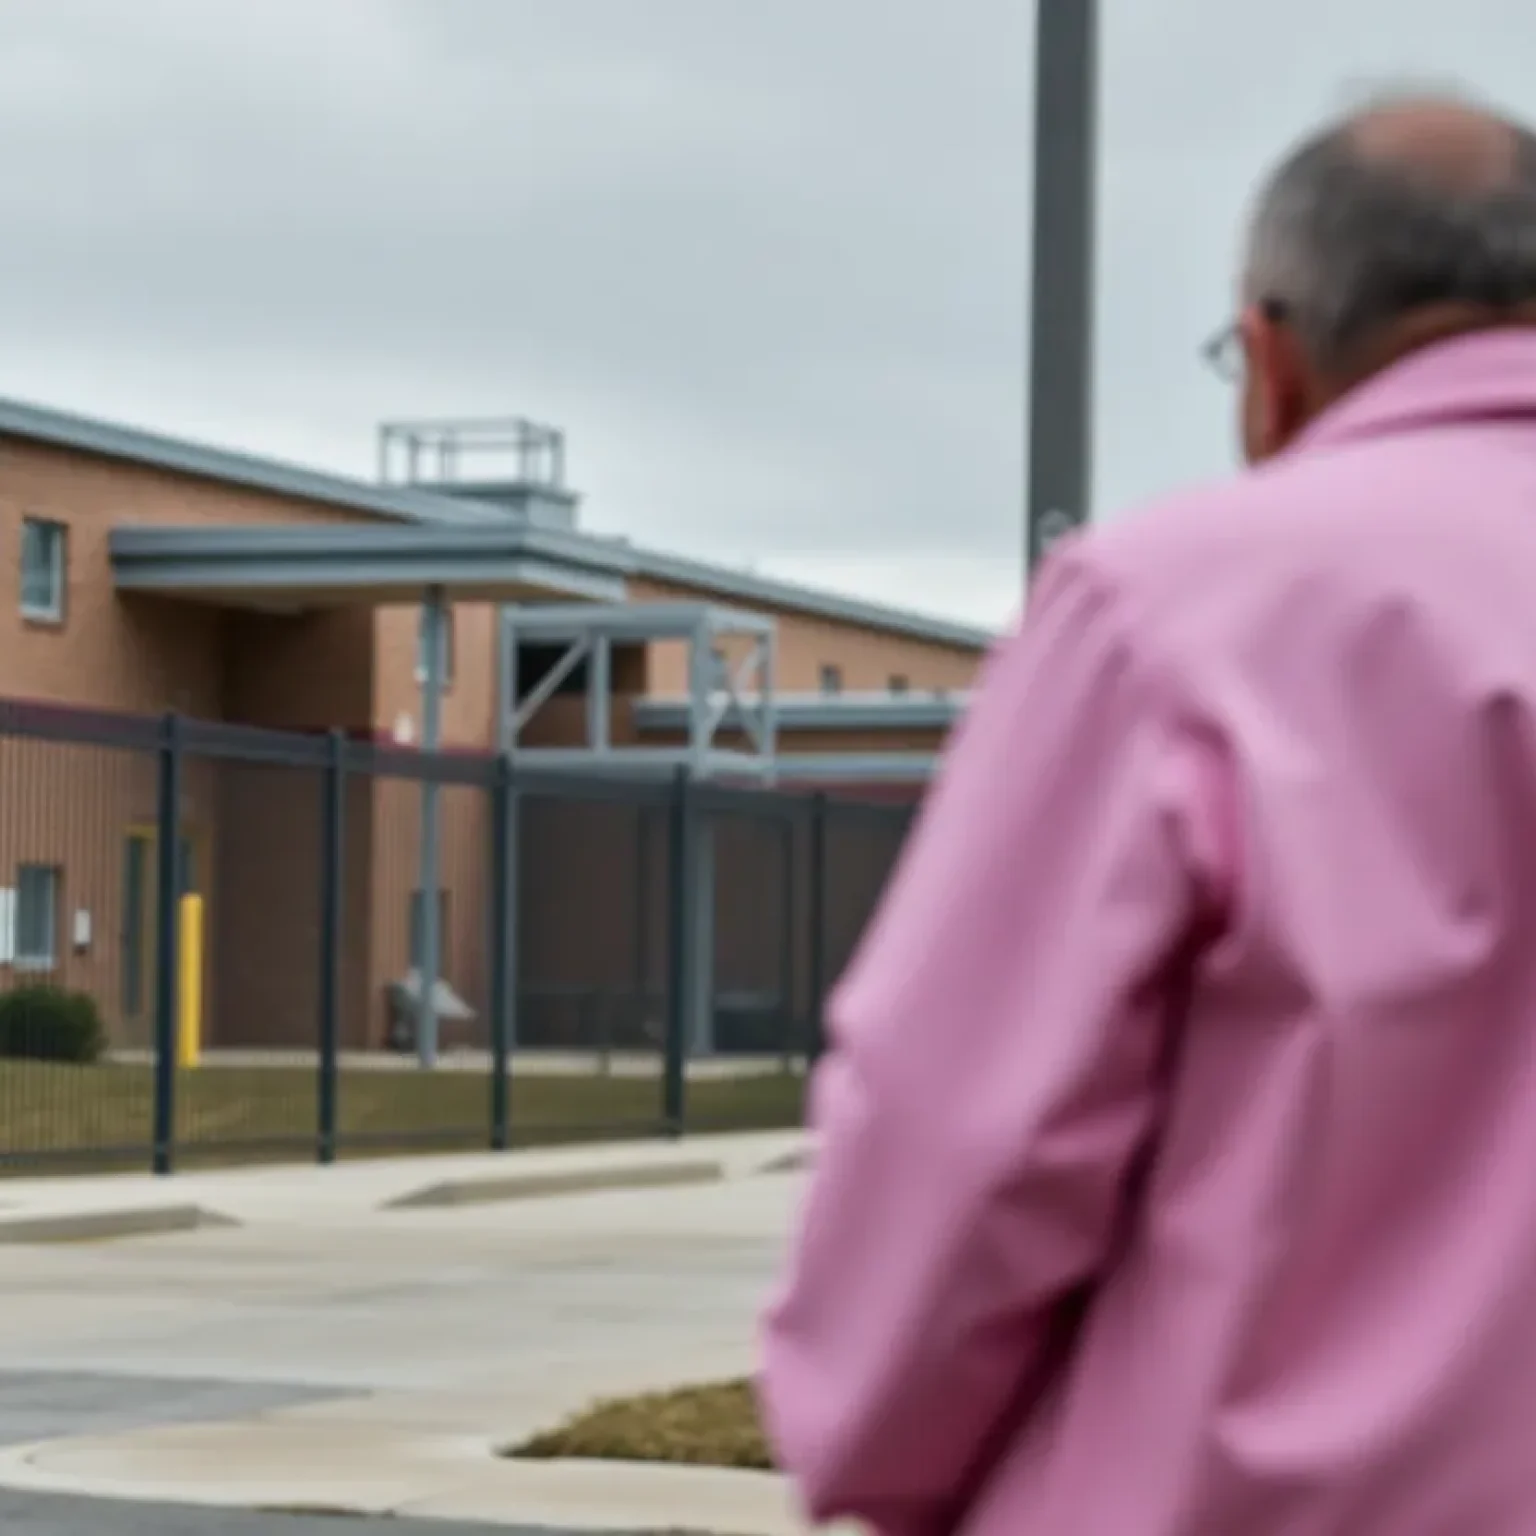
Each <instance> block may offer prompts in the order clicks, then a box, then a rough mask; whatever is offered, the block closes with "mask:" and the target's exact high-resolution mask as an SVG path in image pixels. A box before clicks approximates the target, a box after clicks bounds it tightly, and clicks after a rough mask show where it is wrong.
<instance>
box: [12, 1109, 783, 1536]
mask: <svg viewBox="0 0 1536 1536" xmlns="http://www.w3.org/2000/svg"><path fill="white" fill-rule="evenodd" d="M804 1151H805V1141H804V1138H803V1137H800V1136H798V1135H792V1134H791V1135H783V1134H779V1135H770V1136H755V1135H754V1136H737V1137H719V1138H708V1139H703V1138H701V1139H699V1140H695V1141H690V1142H687V1143H683V1144H680V1145H675V1146H667V1145H661V1146H658V1145H653V1144H652V1145H647V1144H629V1145H624V1146H620V1147H607V1148H569V1149H564V1150H561V1151H549V1152H537V1153H534V1152H529V1153H514V1154H508V1155H503V1156H499V1157H489V1156H475V1157H470V1158H433V1159H413V1160H409V1161H403V1162H402V1161H395V1162H390V1163H358V1164H351V1165H345V1166H342V1167H339V1168H334V1169H315V1168H291V1169H249V1170H240V1171H236V1172H218V1173H213V1172H210V1173H206V1174H196V1175H190V1176H188V1177H186V1178H185V1179H180V1178H179V1179H177V1180H174V1181H171V1183H170V1184H169V1185H159V1184H156V1183H155V1182H154V1181H153V1180H150V1179H146V1178H140V1177H133V1176H129V1177H124V1178H116V1179H97V1180H85V1181H77V1180H67V1181H56V1182H49V1183H46V1184H45V1183H42V1182H41V1181H37V1182H33V1183H29V1184H27V1185H19V1186H17V1187H16V1188H15V1190H14V1191H13V1190H12V1189H11V1188H10V1187H8V1186H0V1199H4V1200H6V1201H8V1202H9V1213H10V1214H11V1215H12V1217H13V1218H14V1217H15V1216H16V1215H17V1213H19V1212H24V1213H27V1214H28V1215H29V1216H30V1217H31V1218H32V1219H38V1218H40V1217H44V1216H49V1215H53V1216H62V1217H69V1216H71V1215H74V1214H77V1213H81V1212H85V1213H89V1212H91V1211H93V1210H94V1211H96V1212H98V1213H99V1212H100V1211H101V1210H103V1209H107V1208H110V1209H115V1210H119V1211H121V1210H129V1209H133V1208H135V1202H143V1201H144V1200H146V1199H147V1198H149V1197H152V1196H156V1195H160V1196H161V1198H162V1199H163V1198H164V1197H163V1193H162V1192H163V1191H164V1190H167V1189H170V1190H173V1191H174V1193H175V1194H176V1195H177V1197H178V1199H180V1200H182V1201H188V1200H190V1202H191V1203H192V1204H193V1205H194V1206H195V1207H196V1208H198V1209H206V1210H207V1211H210V1212H213V1213H215V1214H216V1215H217V1216H218V1217H220V1218H221V1219H222V1220H223V1221H225V1222H228V1223H231V1224H229V1225H220V1226H216V1227H212V1228H209V1229H207V1230H181V1231H179V1232H173V1233H169V1234H167V1235H162V1236H154V1237H148V1238H144V1237H140V1238H133V1237H128V1238H124V1239H122V1240H120V1241H115V1242H107V1243H102V1244H96V1245H89V1246H80V1245H78V1244H68V1243H61V1244H31V1245H17V1246H13V1247H12V1248H10V1249H9V1250H7V1256H6V1274H7V1287H6V1289H7V1307H6V1308H5V1309H4V1310H3V1311H0V1358H3V1359H4V1360H5V1361H6V1362H7V1367H8V1369H10V1370H11V1371H12V1372H13V1373H14V1372H18V1371H20V1372H29V1373H34V1377H33V1379H34V1380H36V1381H38V1382H42V1383H45V1384H46V1382H47V1380H48V1379H49V1378H50V1374H51V1378H52V1380H54V1381H60V1380H62V1379H63V1377H64V1375H66V1374H68V1373H95V1377H96V1378H97V1379H106V1378H119V1379H121V1380H123V1381H124V1382H125V1383H127V1382H129V1381H132V1380H142V1381H145V1382H151V1381H152V1380H159V1381H160V1382H161V1383H165V1382H169V1381H174V1380H176V1379H180V1380H182V1381H185V1382H187V1383H194V1382H196V1383H206V1384H208V1391H209V1393H210V1401H212V1402H217V1403H218V1406H216V1407H214V1408H213V1409H212V1411H213V1412H215V1413H219V1414H222V1415H224V1417H225V1420H226V1421H225V1422H219V1423H211V1422H207V1421H206V1419H203V1420H202V1421H197V1420H196V1419H195V1418H194V1417H190V1416H188V1415H185V1414H178V1416H177V1418H176V1420H175V1421H170V1420H168V1419H167V1418H166V1417H165V1416H160V1417H155V1415H154V1411H153V1405H152V1404H149V1405H146V1411H145V1412H143V1413H142V1415H141V1416H139V1417H137V1418H133V1419H131V1420H130V1421H126V1422H125V1421H124V1419H123V1418H122V1417H121V1415H120V1414H118V1413H117V1410H116V1409H115V1408H114V1409H113V1411H112V1413H111V1414H102V1415H98V1416H96V1417H95V1418H94V1419H92V1418H90V1417H88V1416H85V1415H81V1416H79V1417H76V1418H73V1419H70V1418H68V1416H67V1415H66V1416H65V1417H64V1418H62V1419H61V1418H60V1417H59V1416H58V1415H55V1416H54V1417H52V1418H50V1419H47V1420H45V1421H43V1422H40V1423H39V1424H38V1428H37V1429H35V1430H33V1431H31V1435H32V1439H33V1442H34V1443H31V1444H27V1445H21V1446H16V1447H13V1448H11V1449H10V1450H8V1451H5V1452H4V1453H0V1487H6V1488H9V1489H11V1490H12V1492H13V1493H14V1494H17V1495H21V1494H28V1495H54V1496H71V1495H72V1496H82V1495H83V1496H90V1497H96V1498H102V1499H110V1500H128V1501H136V1502H138V1503H140V1504H143V1505H144V1506H145V1507H149V1506H151V1505H153V1504H154V1503H157V1502H158V1503H162V1504H183V1505H187V1504H190V1505H204V1506H208V1507H217V1508H222V1509H226V1510H234V1509H247V1510H267V1511H285V1510H299V1511H311V1512H315V1511H325V1510H330V1511H334V1512H337V1513H341V1512H349V1513H358V1514H362V1515H378V1516H391V1515H398V1516H418V1517H423V1518H431V1519H440V1520H457V1521H478V1522H482V1523H501V1524H506V1525H514V1526H522V1527H528V1526H548V1527H560V1528H564V1529H568V1530H577V1529H580V1530H606V1531H615V1530H619V1531H643V1530H688V1531H696V1532H699V1531H702V1532H720V1533H725V1536H780V1533H785V1532H790V1531H794V1530H796V1529H797V1522H796V1520H795V1518H794V1515H793V1511H792V1509H791V1508H790V1504H789V1500H788V1497H787V1495H786V1491H785V1489H784V1487H783V1486H782V1484H781V1482H780V1481H779V1479H777V1478H775V1477H772V1476H767V1475H763V1474H752V1473H731V1472H717V1471H708V1470H677V1469H667V1468H659V1467H638V1466H619V1465H604V1466H588V1465H553V1464H548V1463H542V1464H525V1463H517V1462H513V1461H509V1460H506V1459H505V1458H502V1457H500V1456H499V1455H498V1454H497V1452H498V1451H500V1450H502V1449H504V1448H505V1447H507V1446H508V1445H511V1444H515V1443H517V1442H519V1441H520V1440H521V1439H522V1438H524V1437H525V1436H526V1435H527V1434H529V1433H531V1432H532V1431H534V1430H537V1429H543V1428H547V1427H549V1426H551V1425H552V1424H554V1423H556V1422H558V1421H559V1420H561V1419H563V1418H565V1417H566V1416H568V1415H569V1414H571V1413H573V1412H576V1411H578V1410H580V1409H581V1408H583V1407H585V1406H587V1405H588V1404H589V1403H590V1402H591V1401H593V1400H594V1399H596V1398H600V1397H607V1396H612V1395H616V1394H617V1395H622V1394H625V1393H629V1392H633V1391H638V1390H647V1389H651V1388H658V1387H671V1386H676V1385H680V1384H686V1383H689V1382H704V1381H709V1380H718V1379H721V1378H723V1377H729V1376H734V1375H740V1374H744V1373H746V1372H748V1371H750V1369H751V1366H752V1343H753V1329H754V1321H755V1318H756V1315H757V1312H758V1309H759V1307H760V1306H761V1303H762V1299H763V1295H764V1291H765V1288H766V1286H767V1285H768V1283H769V1282H770V1280H771V1277H772V1274H773V1272H774V1270H775V1268H776V1267H777V1263H778V1255H779V1253H780V1251H781V1247H782V1240H783V1234H784V1232H785V1230H786V1227H787V1224H788V1222H789V1221H790V1219H791V1218H792V1213H793V1210H794V1208H795V1205H796V1204H797V1202H798V1189H799V1180H798V1178H797V1177H796V1176H795V1175H794V1174H793V1173H789V1172H784V1171H779V1170H782V1169H783V1166H784V1164H785V1163H786V1161H788V1162H791V1163H792V1162H795V1161H796V1160H798V1159H799V1158H800V1157H801V1156H802V1155H803V1153H804ZM706 1173H707V1177H706ZM509 1179H510V1180H511V1181H512V1188H511V1193H510V1195H509V1192H508V1187H507V1181H508V1180H509ZM637 1180H640V1181H641V1182H642V1183H643V1185H644V1187H637ZM646 1180H649V1182H645V1181H646ZM582 1181H588V1182H586V1183H582ZM573 1183H575V1184H577V1185H578V1186H579V1187H582V1188H584V1189H585V1191H586V1192H583V1193H575V1192H572V1185H573ZM445 1187H446V1188H449V1189H457V1190H458V1191H459V1193H458V1194H456V1195H453V1196H452V1197H451V1198H450V1197H447V1196H444V1195H443V1193H442V1191H443V1189H444V1188H445ZM466 1189H467V1190H468V1193H465V1190H466ZM429 1191H436V1193H435V1194H433V1195H432V1197H431V1198H430V1199H428V1198H427V1193H428V1192H429ZM488 1191H489V1192H490V1193H491V1194H494V1195H496V1197H497V1198H498V1199H499V1200H501V1201H502V1203H499V1204H478V1203H475V1202H476V1201H477V1200H478V1199H480V1198H481V1197H484V1196H486V1194H487V1192H488ZM519 1191H523V1192H524V1197H523V1198H515V1196H516V1194H517V1193H518V1192H519ZM534 1193H537V1194H538V1198H532V1197H531V1195H532V1194H534ZM256 1387H261V1388H263V1389H270V1391H269V1393H268V1396H267V1398H266V1399H265V1400H262V1399H261V1398H260V1397H259V1396H252V1395H251V1391H250V1389H254V1388H256ZM237 1389H238V1390H237ZM92 1390H96V1389H92ZM163 1390H164V1391H167V1392H168V1391H169V1389H168V1388H164V1389H163ZM203 1390H204V1389H203V1388H202V1387H199V1388H198V1392H199V1393H201V1392H202V1391H203ZM242 1393H244V1394H245V1396H244V1398H243V1400H242V1396H241V1394H242ZM221 1394H224V1395H222V1396H221ZM63 1395H64V1396H67V1394H63ZM106 1395H107V1396H108V1397H113V1395H112V1394H111V1393H110V1392H109V1393H107V1394H106ZM132 1397H133V1394H132V1392H131V1391H129V1392H127V1393H126V1394H124V1393H119V1394H117V1395H116V1396H115V1397H113V1401H114V1402H117V1403H123V1402H131V1401H132ZM60 1400H62V1398H61V1399H60ZM114 1418H115V1422H114ZM61 1432H62V1433H63V1434H64V1435H65V1436H66V1438H58V1439H50V1440H47V1441H45V1442H43V1443H36V1441H37V1440H38V1438H39V1437H41V1436H43V1435H56V1434H59V1433H61Z"/></svg>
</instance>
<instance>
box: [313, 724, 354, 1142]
mask: <svg viewBox="0 0 1536 1536" xmlns="http://www.w3.org/2000/svg"><path fill="white" fill-rule="evenodd" d="M346 781H347V739H346V736H345V734H344V733H343V732H341V731H332V732H331V733H330V750H329V752H328V753H327V756H326V763H325V771H324V777H323V779H322V781H321V802H320V1040H319V1045H320V1080H319V1082H318V1084H317V1085H316V1089H317V1092H316V1103H317V1104H318V1106H319V1123H318V1125H317V1127H316V1131H317V1142H316V1152H317V1155H318V1158H319V1161H320V1162H321V1163H322V1164H330V1163H334V1162H335V1161H336V1121H337V1086H338V1084H337V1078H338V1075H339V1062H338V1057H339V1055H340V1044H341V943H342V920H343V916H344V913H343V906H342V903H343V893H344V892H345V890H346V864H345V860H346V831H345V826H346V795H347V789H346Z"/></svg>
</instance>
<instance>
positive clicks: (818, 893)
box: [805, 790, 828, 1066]
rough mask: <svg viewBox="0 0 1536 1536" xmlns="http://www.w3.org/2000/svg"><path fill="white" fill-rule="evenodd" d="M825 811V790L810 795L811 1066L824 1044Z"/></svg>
mask: <svg viewBox="0 0 1536 1536" xmlns="http://www.w3.org/2000/svg"><path fill="white" fill-rule="evenodd" d="M827 814H828V803H827V795H826V791H825V790H818V791H817V792H816V793H815V794H814V795H812V796H811V835H810V839H809V841H810V849H809V857H810V865H811V868H810V879H809V881H808V885H809V891H808V900H807V903H806V905H807V912H806V921H807V923H808V924H809V926H810V944H809V945H808V955H809V958H808V962H807V967H806V968H807V970H808V971H809V972H810V976H809V981H810V1004H811V1017H810V1029H809V1031H808V1038H807V1040H806V1042H805V1054H806V1057H807V1060H808V1061H809V1063H810V1065H812V1066H814V1065H815V1064H816V1062H817V1060H818V1059H819V1058H820V1056H821V1053H822V1051H823V1050H824V1049H825V1048H826V1043H827V1041H826V1027H825V1024H824V1023H823V1020H822V1010H823V1009H824V1008H825V1006H826V1000H827Z"/></svg>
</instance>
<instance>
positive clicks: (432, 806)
mask: <svg viewBox="0 0 1536 1536" xmlns="http://www.w3.org/2000/svg"><path fill="white" fill-rule="evenodd" d="M448 623H449V616H448V599H447V597H446V595H445V594H444V592H443V589H442V588H441V587H431V588H429V589H428V591H427V593H426V597H425V600H424V602H423V603H422V609H421V653H422V654H421V750H422V751H423V752H427V753H433V752H437V751H439V750H440V749H441V747H442V741H443V682H444V674H445V672H446V662H447V651H448V646H447V639H448ZM437 801H438V786H437V785H436V784H435V783H434V782H433V781H432V780H431V779H430V778H427V779H423V780H422V784H421V929H420V933H421V953H420V954H419V955H418V956H417V968H418V970H419V973H420V979H421V996H420V1001H419V1003H418V1005H417V1009H416V1051H417V1056H418V1058H419V1059H420V1061H421V1065H422V1066H423V1067H435V1066H436V1065H437V1047H438V1039H437V998H436V991H437V976H438V972H439V970H440V969H441V968H442V965H441V951H442V935H441V934H440V933H439V932H438V905H437V892H438V887H439V885H440V884H441V873H440V869H439V865H440V864H441V858H440V853H439V848H438V804H437Z"/></svg>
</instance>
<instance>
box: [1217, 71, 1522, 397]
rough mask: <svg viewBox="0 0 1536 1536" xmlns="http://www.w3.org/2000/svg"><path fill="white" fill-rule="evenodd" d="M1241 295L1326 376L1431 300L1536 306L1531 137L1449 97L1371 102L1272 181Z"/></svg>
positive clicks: (1304, 148) (1299, 153) (1501, 308)
mask: <svg viewBox="0 0 1536 1536" xmlns="http://www.w3.org/2000/svg"><path fill="white" fill-rule="evenodd" d="M1245 286H1246V290H1247V292H1246V297H1247V299H1248V300H1249V302H1252V303H1258V304H1269V305H1273V306H1276V307H1278V308H1282V309H1283V310H1284V312H1285V313H1286V315H1287V316H1288V318H1289V321H1290V324H1291V325H1292V326H1293V327H1295V329H1296V330H1297V332H1298V333H1299V335H1300V336H1301V338H1302V340H1303V341H1304V342H1305V343H1306V345H1307V347H1308V349H1309V351H1310V352H1311V355H1312V361H1313V362H1314V363H1315V364H1316V365H1317V366H1318V367H1320V368H1324V369H1330V368H1343V367H1347V366H1348V364H1349V360H1350V354H1351V353H1352V352H1353V351H1354V350H1356V349H1358V348H1359V347H1360V346H1361V344H1362V343H1364V342H1367V341H1369V340H1370V339H1371V338H1372V336H1373V334H1376V333H1379V332H1381V331H1382V330H1383V329H1385V328H1389V327H1391V326H1392V325H1393V324H1394V323H1395V322H1397V321H1399V320H1401V319H1403V318H1405V317H1406V316H1408V315H1410V314H1412V313H1413V312H1414V311H1417V310H1422V309H1424V308H1426V307H1428V306H1431V305H1455V306H1462V307H1466V308H1468V309H1474V308H1475V309H1482V310H1486V311H1490V312H1505V311H1509V310H1512V309H1514V308H1515V307H1517V306H1519V305H1522V304H1529V303H1533V302H1536V134H1532V132H1531V131H1530V130H1529V129H1527V128H1525V127H1523V126H1522V125H1521V124H1519V123H1516V122H1514V121H1512V120H1510V119H1508V118H1505V117H1502V116H1500V115H1498V114H1496V113H1493V112H1490V111H1486V110H1483V109H1481V108H1479V107H1476V106H1474V105H1471V104H1470V103H1466V102H1462V101H1458V100H1456V99H1454V98H1451V97H1433V96H1422V95H1397V96H1392V97H1386V98H1382V99H1380V100H1378V101H1375V102H1373V103H1372V104H1371V105H1369V106H1368V107H1366V108H1365V109H1364V110H1362V111H1360V112H1357V113H1355V114H1353V115H1351V116H1350V117H1349V118H1347V119H1345V120H1343V121H1342V122H1337V123H1334V124H1332V125H1330V126H1329V127H1328V128H1326V129H1324V130H1323V131H1322V132H1320V133H1318V134H1316V135H1314V136H1313V137H1311V138H1309V139H1308V140H1306V141H1305V142H1304V143H1303V144H1301V145H1300V146H1299V147H1298V148H1297V149H1296V150H1295V151H1294V152H1293V153H1292V154H1290V155H1289V156H1288V157H1287V158H1286V160H1285V161H1284V162H1283V163H1282V164H1281V165H1280V167H1279V168H1278V169H1277V170H1276V172H1275V173H1274V174H1273V176H1272V177H1271V178H1270V180H1269V181H1268V183H1267V184H1266V186H1265V188H1264V190H1263V192H1262V194H1261V196H1260V199H1259V204H1258V208H1257V211H1256V213H1255V217H1254V221H1253V226H1252V233H1251V237H1250V243H1249V251H1248V261H1247V270H1246V273H1245Z"/></svg>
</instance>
